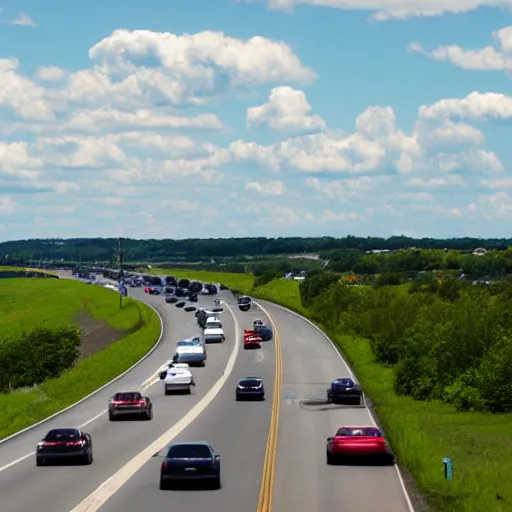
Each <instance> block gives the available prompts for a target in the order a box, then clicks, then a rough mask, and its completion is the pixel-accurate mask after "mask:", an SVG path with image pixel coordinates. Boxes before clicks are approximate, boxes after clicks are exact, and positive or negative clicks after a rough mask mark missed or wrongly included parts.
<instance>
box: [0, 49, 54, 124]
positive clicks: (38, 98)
mask: <svg viewBox="0 0 512 512" xmlns="http://www.w3.org/2000/svg"><path fill="white" fill-rule="evenodd" d="M19 65H20V63H19V61H18V59H14V58H10V59H0V83H1V84H2V87H0V107H2V106H5V107H10V108H11V109H12V110H13V111H14V112H15V113H16V114H18V115H19V116H20V117H21V118H23V119H31V120H52V119H55V116H54V113H53V111H52V108H51V106H50V104H49V102H48V100H47V98H46V90H45V89H44V88H42V87H40V86H38V85H36V84H35V83H34V82H32V81H31V80H29V79H28V78H24V77H22V76H20V75H19V74H18V73H17V69H18V68H19Z"/></svg>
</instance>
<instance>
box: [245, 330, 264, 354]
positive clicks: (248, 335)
mask: <svg viewBox="0 0 512 512" xmlns="http://www.w3.org/2000/svg"><path fill="white" fill-rule="evenodd" d="M261 341H262V340H261V338H260V337H259V336H258V335H256V333H255V332H254V331H253V330H245V331H244V349H246V350H247V349H254V348H261Z"/></svg>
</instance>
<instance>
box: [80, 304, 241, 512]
mask: <svg viewBox="0 0 512 512" xmlns="http://www.w3.org/2000/svg"><path fill="white" fill-rule="evenodd" d="M226 306H227V307H228V309H229V310H230V312H231V314H232V315H233V319H234V321H235V330H236V337H235V346H234V348H233V351H232V352H231V355H230V356H229V359H228V362H227V364H226V367H225V369H224V373H223V374H222V376H221V377H220V378H219V380H218V381H217V382H216V383H215V384H214V385H213V386H212V387H211V389H210V390H209V391H208V393H206V395H205V396H204V397H203V398H202V399H201V400H200V401H199V402H198V403H197V404H196V405H195V406H194V407H193V408H192V409H191V410H190V411H189V412H188V413H187V414H186V415H185V416H184V417H183V418H182V419H181V420H180V421H178V423H176V424H174V425H173V426H172V427H171V428H170V429H169V430H168V431H167V432H165V433H164V434H162V435H161V436H160V437H159V438H158V439H156V440H155V441H153V442H152V443H151V444H150V445H149V446H147V447H146V448H145V449H144V450H142V451H141V452H140V453H139V454H137V455H136V456H135V457H134V458H133V459H132V460H130V461H129V462H127V463H126V464H125V465H124V466H123V467H122V468H121V469H119V470H118V471H117V472H116V473H114V474H113V475H112V476H111V477H110V478H109V479H108V480H106V481H105V482H103V483H102V484H101V485H100V486H99V487H98V488H97V489H96V490H94V491H93V492H92V493H91V494H89V496H87V497H86V498H85V499H84V500H83V501H81V502H80V503H79V504H78V505H77V506H76V507H74V508H73V509H72V510H71V512H96V511H97V510H99V509H100V508H101V507H102V506H103V505H104V504H105V503H106V501H107V500H108V499H109V498H110V497H112V496H113V495H114V494H115V493H116V492H117V491H118V490H119V489H120V488H121V487H122V486H123V485H124V484H125V483H126V482H127V481H128V480H129V479H130V478H131V477H132V476H133V475H134V474H135V473H136V472H137V471H139V470H140V469H141V468H142V466H144V464H146V463H147V462H148V461H149V460H150V459H151V458H152V457H153V455H154V454H155V453H157V452H159V451H160V450H161V449H162V448H164V447H165V446H166V445H167V444H169V443H170V442H171V441H172V440H173V439H174V438H175V437H176V436H178V435H179V434H180V433H181V432H182V431H183V430H184V429H185V428H187V427H188V426H189V425H190V424H191V423H192V422H193V421H194V420H195V419H196V418H197V417H198V416H199V415H200V414H201V413H202V412H203V411H204V410H205V409H206V408H207V407H208V405H210V403H211V402H212V401H213V399H214V398H215V397H216V396H217V395H218V393H219V391H220V390H221V389H222V387H223V386H224V384H226V382H227V380H228V379H229V377H230V375H231V373H232V372H233V369H234V367H235V361H236V358H237V355H238V350H239V348H240V333H241V331H240V329H239V326H238V322H237V320H236V316H235V315H234V313H233V310H232V309H231V308H230V307H229V306H228V305H227V304H226Z"/></svg>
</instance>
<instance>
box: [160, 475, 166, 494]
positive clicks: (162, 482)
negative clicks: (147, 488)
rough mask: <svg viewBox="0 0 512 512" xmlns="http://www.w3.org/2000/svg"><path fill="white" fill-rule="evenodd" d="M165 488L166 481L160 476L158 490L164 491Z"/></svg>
mask: <svg viewBox="0 0 512 512" xmlns="http://www.w3.org/2000/svg"><path fill="white" fill-rule="evenodd" d="M166 489H167V482H166V481H165V480H164V479H163V478H162V477H160V490H161V491H165V490H166Z"/></svg>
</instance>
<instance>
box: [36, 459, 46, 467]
mask: <svg viewBox="0 0 512 512" xmlns="http://www.w3.org/2000/svg"><path fill="white" fill-rule="evenodd" d="M44 463H45V460H44V457H36V466H44Z"/></svg>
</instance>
